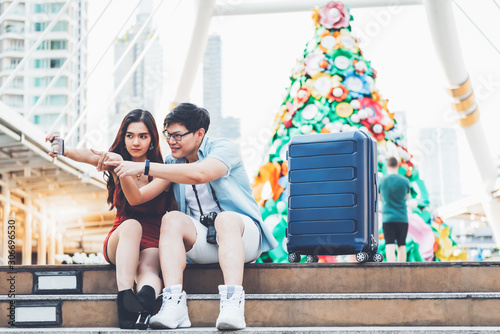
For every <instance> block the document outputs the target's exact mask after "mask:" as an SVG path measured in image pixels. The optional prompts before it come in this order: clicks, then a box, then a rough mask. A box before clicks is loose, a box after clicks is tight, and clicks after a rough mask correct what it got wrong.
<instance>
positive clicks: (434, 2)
mask: <svg viewBox="0 0 500 334" xmlns="http://www.w3.org/2000/svg"><path fill="white" fill-rule="evenodd" d="M195 1H196V4H197V11H196V18H197V19H196V23H195V27H194V30H193V33H192V37H191V43H190V46H189V50H188V53H187V54H188V57H186V59H185V61H184V66H183V71H182V73H181V81H180V82H179V85H178V87H177V91H176V94H175V97H174V100H173V102H172V106H175V105H176V104H178V103H180V102H184V101H188V100H189V96H190V93H191V89H192V87H193V84H194V78H195V75H196V71H197V69H198V67H197V65H192V64H200V63H201V60H202V57H203V52H204V50H205V45H206V42H207V38H208V30H209V26H210V21H211V19H212V17H213V16H223V15H249V14H264V13H283V12H295V11H305V10H310V9H311V6H312V5H311V1H307V0H274V1H252V2H248V3H244V2H243V3H238V4H235V5H231V3H230V2H229V3H228V2H227V1H224V0H220V1H218V2H216V1H215V0H195ZM327 2H328V1H327V0H321V1H317V3H316V4H318V5H321V4H324V3H327ZM344 2H345V3H346V4H347V5H349V6H350V7H351V8H359V7H383V6H394V5H397V6H403V5H424V6H425V8H426V12H427V17H428V21H429V27H430V30H431V33H432V36H433V40H434V45H435V47H436V51H437V55H438V57H439V59H440V61H441V63H442V66H443V68H444V70H445V73H446V76H447V79H448V82H449V89H450V95H452V97H453V98H455V102H454V103H453V107H454V108H455V110H456V111H457V112H458V115H459V122H460V125H461V126H462V128H463V131H464V133H465V136H466V138H467V141H468V143H469V146H470V147H471V151H472V152H473V155H474V160H475V162H476V166H477V167H478V170H479V174H480V176H481V180H482V182H483V186H484V193H483V198H482V199H481V203H482V206H483V209H484V212H485V214H486V217H487V220H488V222H489V225H490V227H491V229H492V231H493V236H494V238H495V242H496V244H497V245H499V246H500V200H499V198H498V191H497V189H496V188H495V181H496V180H497V177H498V176H497V172H496V166H495V163H494V160H493V157H492V154H491V151H490V148H489V144H488V141H487V139H486V137H485V134H484V131H483V128H482V125H481V122H480V120H479V109H478V104H477V102H476V100H475V98H474V93H473V91H472V88H471V86H470V80H469V75H468V73H467V70H466V68H465V64H464V61H463V57H462V50H461V48H460V43H459V39H458V34H457V31H456V25H455V19H454V15H453V8H452V3H451V2H452V0H398V1H393V0H345V1H344Z"/></svg>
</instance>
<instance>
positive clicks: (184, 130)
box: [111, 103, 277, 329]
mask: <svg viewBox="0 0 500 334" xmlns="http://www.w3.org/2000/svg"><path fill="white" fill-rule="evenodd" d="M209 124H210V116H209V113H208V112H207V110H205V109H204V108H200V107H197V106H196V105H194V104H191V103H182V104H179V105H178V106H177V107H175V108H174V109H173V110H172V111H171V112H170V113H169V114H168V115H167V116H166V118H165V121H164V124H163V127H164V131H163V134H164V135H165V138H166V139H167V142H168V144H169V146H170V149H171V151H172V153H171V155H170V156H168V157H167V158H166V160H165V162H166V164H158V163H149V162H148V161H146V163H132V162H129V161H126V162H120V163H111V164H114V165H116V166H117V167H116V168H115V173H116V174H117V175H118V176H120V177H121V176H123V175H138V174H140V173H144V174H145V175H147V174H149V175H151V176H153V177H158V178H162V179H166V180H169V181H171V182H173V184H172V187H173V190H174V195H175V198H176V201H177V204H178V206H179V211H171V212H169V213H167V214H166V215H165V216H164V217H163V220H162V226H161V233H160V246H159V248H160V262H161V268H162V275H163V281H164V285H165V288H164V289H163V304H162V307H161V309H160V311H159V312H158V314H156V315H155V316H153V317H152V318H151V322H150V325H151V327H153V328H177V327H189V326H191V322H190V320H189V316H188V311H187V305H186V292H184V291H183V290H182V281H183V272H184V269H185V268H186V257H187V258H188V259H189V260H191V261H192V262H194V263H201V264H203V263H219V264H220V267H221V269H222V272H223V276H224V285H220V286H219V293H220V313H219V317H218V318H217V323H216V327H217V328H218V329H243V328H245V327H246V323H245V316H244V306H245V292H244V291H243V287H242V283H243V268H244V264H245V263H247V262H252V261H254V260H256V259H257V258H258V257H259V255H260V254H261V252H264V251H268V250H271V249H273V248H274V247H276V245H277V242H276V240H275V239H274V237H273V235H272V233H271V232H270V231H269V230H267V229H266V228H265V226H264V224H263V223H262V218H261V215H260V211H259V208H258V205H257V203H256V202H255V200H254V198H253V195H252V190H251V187H250V182H249V179H248V175H247V173H246V171H245V167H244V165H243V161H242V159H241V156H240V154H239V151H238V149H237V147H236V145H235V144H233V143H232V142H230V141H228V140H225V139H211V138H208V137H207V136H206V132H207V131H208V127H209ZM200 217H201V219H202V220H203V221H204V222H206V221H207V220H210V217H212V218H215V219H214V221H213V225H214V226H215V230H216V238H212V239H211V240H209V239H208V238H207V230H209V229H210V227H209V228H208V229H207V227H206V226H205V225H203V224H202V223H200ZM208 225H210V224H208ZM210 242H215V243H210Z"/></svg>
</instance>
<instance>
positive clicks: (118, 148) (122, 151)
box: [104, 109, 163, 215]
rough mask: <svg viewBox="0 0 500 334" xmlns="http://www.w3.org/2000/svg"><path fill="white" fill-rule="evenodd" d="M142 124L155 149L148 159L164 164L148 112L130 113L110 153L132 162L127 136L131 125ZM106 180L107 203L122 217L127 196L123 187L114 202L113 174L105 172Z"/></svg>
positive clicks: (136, 110) (151, 117)
mask: <svg viewBox="0 0 500 334" xmlns="http://www.w3.org/2000/svg"><path fill="white" fill-rule="evenodd" d="M137 122H142V123H144V125H146V127H147V128H148V132H149V134H150V136H151V144H150V145H152V146H153V149H151V150H150V149H149V148H148V151H147V153H146V156H147V159H149V161H151V162H160V163H163V158H162V156H161V151H160V138H159V136H158V129H157V128H156V123H155V119H154V117H153V115H151V113H150V112H149V111H147V110H142V109H135V110H132V111H131V112H129V113H128V114H127V115H126V116H125V118H124V119H123V121H122V124H121V125H120V130H118V134H117V135H116V137H115V141H114V142H113V144H112V145H111V147H110V148H109V151H110V152H115V153H118V154H119V155H121V156H122V158H123V160H127V161H131V160H132V157H131V155H130V153H129V152H128V151H127V147H126V146H125V135H126V134H127V129H128V126H129V125H130V123H137ZM104 175H105V180H106V182H107V188H108V199H107V202H108V204H109V205H110V208H109V209H110V210H112V209H113V208H114V207H116V211H117V214H118V215H121V214H123V213H124V211H125V207H126V206H128V205H129V204H128V201H127V199H126V198H125V194H124V193H123V191H122V189H121V187H120V188H119V189H118V193H117V197H116V202H115V200H114V194H115V188H116V184H115V180H114V178H113V176H112V175H111V172H109V171H105V172H104Z"/></svg>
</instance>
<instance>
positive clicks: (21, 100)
mask: <svg viewBox="0 0 500 334" xmlns="http://www.w3.org/2000/svg"><path fill="white" fill-rule="evenodd" d="M12 3H13V1H11V0H6V1H0V13H6V12H7V11H8V13H7V16H6V17H5V19H4V20H3V22H1V24H0V99H1V100H2V101H3V102H5V103H6V104H7V105H9V106H10V107H12V108H14V109H15V110H17V111H18V112H19V113H20V114H22V115H25V116H27V115H29V120H30V121H31V122H33V123H35V124H37V125H39V126H40V127H42V129H43V130H44V131H48V130H49V129H50V128H51V127H52V125H53V124H54V122H55V121H56V119H57V118H58V117H59V115H60V114H61V113H62V112H63V111H64V110H65V109H66V113H65V116H63V117H62V119H61V121H60V122H58V123H57V125H56V127H55V129H54V130H55V131H57V132H60V133H61V135H62V136H64V134H65V133H67V131H69V129H71V127H72V126H73V125H74V124H75V123H76V120H77V119H78V117H79V116H80V114H81V113H82V112H83V110H84V109H85V107H86V89H85V88H83V89H81V90H79V87H80V85H81V83H82V81H83V80H84V78H85V75H86V70H87V67H86V61H87V49H86V43H82V45H81V47H80V48H79V49H78V51H76V52H75V53H74V54H73V52H74V51H75V50H76V49H75V48H76V45H77V44H78V43H79V42H80V40H81V38H82V36H83V35H84V34H85V32H86V29H87V2H86V0H70V1H69V3H68V4H67V5H66V3H67V2H66V1H63V0H60V1H57V0H50V1H48V0H26V1H19V2H18V3H17V5H16V6H15V7H14V8H13V9H9V6H11V5H12ZM61 10H62V12H61ZM60 12H61V13H60ZM56 16H57V18H56ZM53 21H54V23H55V24H54V26H53V28H52V29H51V31H50V32H48V33H47V34H46V35H45V36H44V38H43V41H41V43H40V44H39V46H38V47H37V48H36V49H35V50H33V51H31V49H32V47H33V46H34V45H35V43H36V42H37V41H38V40H39V39H40V38H41V36H42V34H44V33H45V30H46V29H47V28H48V27H49V25H50V24H51V23H52V22H53ZM72 54H73V55H72ZM70 55H72V56H71V58H70ZM23 59H25V60H24V66H22V67H19V66H18V65H19V64H20V63H21V61H22V60H23ZM66 61H68V62H67V64H66ZM59 72H60V73H59ZM14 73H15V74H14ZM11 76H13V77H11ZM56 76H58V78H57V79H55V77H56ZM8 80H9V81H10V83H9V84H8V85H7V86H5V87H4V84H5V83H6V82H7V81H8ZM53 80H54V83H53V84H52V88H50V89H49V90H48V92H47V93H46V94H45V97H44V98H43V99H42V100H41V101H40V102H39V103H37V102H38V100H39V99H40V98H41V97H42V95H43V94H44V91H45V90H46V89H47V87H48V86H49V85H51V82H52V81H53ZM77 91H78V93H77V94H76V92H77ZM84 132H85V121H83V122H82V123H81V125H80V126H79V127H78V129H77V131H76V132H75V135H74V136H73V140H72V143H73V142H78V141H79V140H80V138H81V137H83V135H84Z"/></svg>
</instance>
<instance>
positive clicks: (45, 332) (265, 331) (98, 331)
mask: <svg viewBox="0 0 500 334" xmlns="http://www.w3.org/2000/svg"><path fill="white" fill-rule="evenodd" d="M499 332H500V327H248V328H246V329H244V330H240V331H225V333H228V334H229V333H257V334H289V333H300V334H309V333H310V334H315V333H349V334H371V333H377V334H395V333H405V334H427V333H439V334H441V333H443V334H478V333H484V334H489V333H499ZM0 333H2V334H19V333H26V334H50V333H58V334H78V333H91V334H123V333H127V334H132V333H135V334H137V333H141V332H138V331H137V330H123V329H116V328H110V327H101V328H92V327H81V328H71V329H69V328H5V329H1V328H0ZM154 333H168V334H185V333H189V334H210V333H214V334H215V333H219V334H220V333H221V332H220V331H218V330H216V329H215V328H213V327H207V328H185V329H170V330H154Z"/></svg>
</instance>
